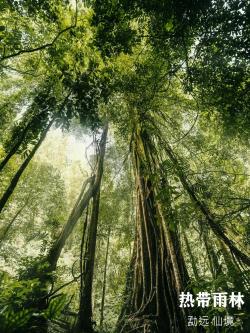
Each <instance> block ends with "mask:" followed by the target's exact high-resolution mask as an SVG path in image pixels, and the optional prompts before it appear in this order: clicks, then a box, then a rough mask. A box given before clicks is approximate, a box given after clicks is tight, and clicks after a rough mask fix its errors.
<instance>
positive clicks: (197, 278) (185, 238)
mask: <svg viewBox="0 0 250 333" xmlns="http://www.w3.org/2000/svg"><path fill="white" fill-rule="evenodd" d="M183 238H184V242H185V246H186V249H187V253H188V256H189V259H190V262H191V266H192V270H193V273H194V278H195V280H196V281H199V272H198V267H197V266H196V263H197V262H196V261H195V258H194V255H193V252H192V249H191V246H190V244H189V241H188V238H187V235H186V233H185V231H183Z"/></svg>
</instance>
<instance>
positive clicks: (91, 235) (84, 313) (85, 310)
mask: <svg viewBox="0 0 250 333" xmlns="http://www.w3.org/2000/svg"><path fill="white" fill-rule="evenodd" d="M99 204H100V188H99V189H98V191H97V193H96V194H95V196H94V197H93V206H92V213H91V219H90V224H89V230H88V231H89V232H88V241H87V243H86V250H85V256H84V266H83V284H82V289H81V290H80V307H79V312H78V320H77V324H76V329H75V332H79V333H82V332H84V333H91V332H94V330H93V325H92V322H93V321H92V287H93V275H94V265H95V250H96V236H97V225H98V216H99Z"/></svg>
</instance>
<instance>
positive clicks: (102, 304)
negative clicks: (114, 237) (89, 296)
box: [100, 227, 111, 330]
mask: <svg viewBox="0 0 250 333" xmlns="http://www.w3.org/2000/svg"><path fill="white" fill-rule="evenodd" d="M110 232H111V228H110V227H109V230H108V239H107V247H106V254H105V262H104V272H103V286H102V301H101V309H100V328H101V330H102V329H103V320H104V306H105V295H106V281H107V267H108V255H109V240H110Z"/></svg>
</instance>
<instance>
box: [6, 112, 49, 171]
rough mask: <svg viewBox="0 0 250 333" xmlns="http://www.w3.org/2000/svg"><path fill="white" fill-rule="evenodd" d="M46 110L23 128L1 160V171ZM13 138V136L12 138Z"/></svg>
mask: <svg viewBox="0 0 250 333" xmlns="http://www.w3.org/2000/svg"><path fill="white" fill-rule="evenodd" d="M44 113H45V112H44V111H43V112H41V113H39V114H36V115H35V116H34V117H33V118H32V119H31V120H30V121H29V122H28V123H27V124H26V126H25V127H24V128H23V130H22V131H21V134H20V135H19V137H18V138H17V140H13V141H14V144H13V145H12V147H11V148H10V150H9V151H8V153H7V155H6V156H5V157H4V159H3V160H2V161H1V162H0V172H1V171H2V170H3V168H4V167H5V165H6V164H7V163H8V162H9V160H10V159H11V157H12V156H13V155H14V154H16V153H17V152H18V150H19V148H20V147H21V145H22V143H23V141H24V139H25V137H26V135H27V133H28V132H29V130H31V129H32V125H33V124H35V122H36V121H38V118H39V117H41V116H43V115H44ZM12 139H13V138H12Z"/></svg>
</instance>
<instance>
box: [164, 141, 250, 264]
mask: <svg viewBox="0 0 250 333" xmlns="http://www.w3.org/2000/svg"><path fill="white" fill-rule="evenodd" d="M160 142H161V143H162V144H163V145H165V147H164V148H165V152H166V154H167V156H168V157H169V159H170V161H171V162H172V163H173V167H174V168H175V170H176V173H177V175H178V177H179V179H180V182H181V183H182V186H183V188H184V189H185V190H186V192H187V193H188V195H189V196H190V199H191V200H192V201H193V202H194V204H195V205H196V207H197V208H198V209H199V210H200V212H201V213H202V214H203V216H204V217H205V219H206V223H207V224H208V225H209V227H210V229H211V230H212V231H213V233H214V234H215V235H216V236H217V237H218V238H219V239H220V240H222V241H223V243H224V244H225V245H226V246H227V247H228V248H229V249H230V251H231V252H232V253H233V254H234V256H235V257H236V258H237V259H238V260H239V261H240V262H241V263H243V264H245V265H247V266H250V257H249V256H248V255H247V254H245V253H243V252H242V251H241V250H240V249H238V248H237V247H236V246H235V245H234V243H233V242H232V240H231V239H229V238H228V237H227V235H226V231H225V230H224V229H223V227H222V226H221V225H220V224H219V223H218V221H216V220H215V218H214V216H213V214H212V212H211V211H210V209H209V207H208V206H207V205H206V203H205V202H204V201H202V200H200V199H199V197H198V195H197V194H196V193H195V191H194V190H193V188H192V186H191V184H190V183H189V181H188V178H187V177H186V175H185V173H184V172H183V170H182V168H181V165H180V163H179V161H178V158H177V157H176V156H175V154H174V152H173V150H172V148H171V147H170V146H169V144H168V143H167V142H166V141H162V139H161V138H160ZM199 222H200V221H199ZM200 223H201V222H200Z"/></svg>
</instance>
